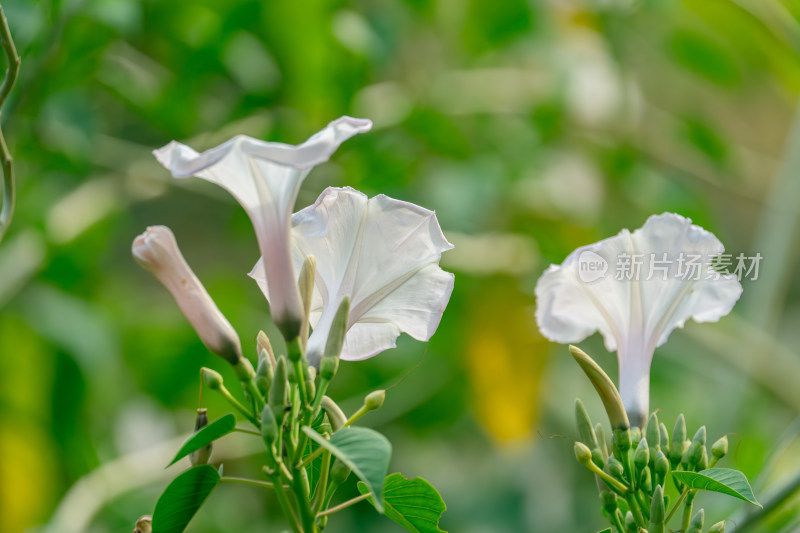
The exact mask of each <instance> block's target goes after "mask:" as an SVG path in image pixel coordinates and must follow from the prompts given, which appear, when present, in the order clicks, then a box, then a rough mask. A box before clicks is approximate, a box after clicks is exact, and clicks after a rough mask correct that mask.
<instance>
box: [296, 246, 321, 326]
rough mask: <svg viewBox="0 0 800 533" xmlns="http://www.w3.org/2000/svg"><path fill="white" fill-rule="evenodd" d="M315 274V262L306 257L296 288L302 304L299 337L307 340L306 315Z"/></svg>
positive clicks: (308, 311)
mask: <svg viewBox="0 0 800 533" xmlns="http://www.w3.org/2000/svg"><path fill="white" fill-rule="evenodd" d="M316 273H317V260H316V259H315V258H314V256H313V255H309V256H306V260H305V261H303V267H302V268H301V269H300V276H298V278H297V288H298V289H299V290H300V301H302V302H303V322H302V323H301V324H300V337H301V338H303V339H308V329H309V323H308V315H309V314H310V313H311V297H312V296H313V295H314V278H315V276H316Z"/></svg>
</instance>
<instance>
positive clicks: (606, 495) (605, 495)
mask: <svg viewBox="0 0 800 533" xmlns="http://www.w3.org/2000/svg"><path fill="white" fill-rule="evenodd" d="M600 501H601V502H603V511H605V512H606V513H608V514H609V515H613V514H614V513H616V512H617V508H618V507H619V504H618V503H617V495H616V494H614V493H613V492H611V491H610V490H604V491H602V492H601V493H600Z"/></svg>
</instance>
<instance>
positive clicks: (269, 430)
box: [261, 405, 278, 447]
mask: <svg viewBox="0 0 800 533" xmlns="http://www.w3.org/2000/svg"><path fill="white" fill-rule="evenodd" d="M261 438H263V439H264V443H265V444H266V445H267V447H271V446H272V444H273V443H274V442H275V440H276V439H277V438H278V421H277V420H276V418H275V413H274V411H273V410H272V407H271V406H269V405H267V406H265V407H264V409H263V410H262V411H261Z"/></svg>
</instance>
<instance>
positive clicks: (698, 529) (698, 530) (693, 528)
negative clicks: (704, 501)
mask: <svg viewBox="0 0 800 533" xmlns="http://www.w3.org/2000/svg"><path fill="white" fill-rule="evenodd" d="M704 520H705V511H703V510H702V509H700V510H699V511H697V512H696V513H695V514H694V516H693V517H692V520H691V521H690V522H689V527H688V528H686V533H702V532H703V521H704Z"/></svg>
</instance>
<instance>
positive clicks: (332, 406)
mask: <svg viewBox="0 0 800 533" xmlns="http://www.w3.org/2000/svg"><path fill="white" fill-rule="evenodd" d="M322 408H323V409H324V410H325V413H326V414H327V415H328V420H330V422H331V427H332V428H333V431H339V429H341V428H342V427H343V426H344V424H345V422H347V416H345V414H344V411H342V409H341V407H339V405H338V404H337V403H336V402H334V401H333V400H331V398H330V397H329V396H323V397H322Z"/></svg>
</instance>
